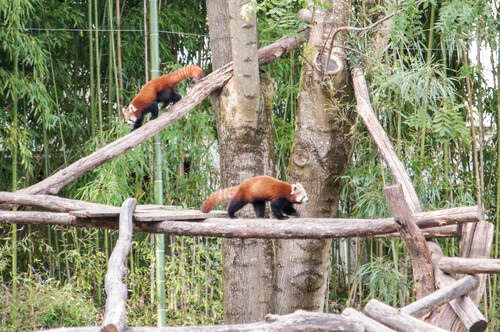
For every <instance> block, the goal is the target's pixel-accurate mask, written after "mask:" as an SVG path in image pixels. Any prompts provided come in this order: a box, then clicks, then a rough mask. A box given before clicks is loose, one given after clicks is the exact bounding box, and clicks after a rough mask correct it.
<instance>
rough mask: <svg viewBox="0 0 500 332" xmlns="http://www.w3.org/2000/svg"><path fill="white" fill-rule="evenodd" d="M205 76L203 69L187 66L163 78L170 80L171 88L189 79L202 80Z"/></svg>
mask: <svg viewBox="0 0 500 332" xmlns="http://www.w3.org/2000/svg"><path fill="white" fill-rule="evenodd" d="M203 76H204V74H203V69H201V68H200V67H198V66H197V65H187V66H186V67H182V68H179V69H177V70H174V71H173V72H171V73H170V74H167V75H165V76H163V77H165V79H168V82H169V84H170V85H171V86H173V85H176V84H179V83H180V82H182V81H184V80H185V79H187V78H189V77H194V78H198V79H199V78H202V77H203Z"/></svg>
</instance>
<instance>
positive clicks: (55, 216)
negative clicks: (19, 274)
mask: <svg viewBox="0 0 500 332" xmlns="http://www.w3.org/2000/svg"><path fill="white" fill-rule="evenodd" d="M170 212H171V211H170ZM180 212H182V211H180ZM213 212H214V214H215V215H218V214H220V211H213ZM200 214H201V213H200ZM476 214H477V208H476V209H475V208H474V207H473V208H461V212H460V213H458V212H457V211H456V209H448V210H441V214H436V213H435V211H433V212H422V213H418V214H416V215H417V216H418V217H417V218H416V220H418V221H417V224H419V225H420V224H422V225H424V226H428V227H437V226H438V225H447V223H458V222H460V223H461V222H470V221H474V220H475V221H477V220H478V218H477V216H476ZM450 215H452V216H453V217H450ZM459 215H460V217H458V216H459ZM209 216H210V214H209ZM430 218H432V219H430ZM0 223H6V224H13V223H15V224H43V225H61V226H74V227H90V228H102V229H117V228H118V219H117V218H81V217H78V216H75V215H71V214H70V213H54V212H38V211H0ZM134 231H135V232H148V233H164V234H175V235H187V236H216V237H226V238H282V239H325V238H346V237H373V236H378V237H380V236H383V234H391V233H394V232H395V231H396V227H395V225H394V220H393V219H392V218H385V219H373V220H369V219H334V218H292V219H288V220H277V219H236V220H234V219H228V218H207V219H205V220H204V221H201V222H189V221H175V220H169V221H159V222H153V221H148V222H139V221H138V220H135V219H134Z"/></svg>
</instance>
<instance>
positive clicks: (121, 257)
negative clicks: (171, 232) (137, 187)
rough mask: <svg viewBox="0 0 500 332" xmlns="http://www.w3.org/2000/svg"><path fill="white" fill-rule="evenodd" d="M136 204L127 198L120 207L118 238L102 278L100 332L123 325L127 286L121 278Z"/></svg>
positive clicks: (115, 331)
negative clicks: (101, 319) (102, 296)
mask: <svg viewBox="0 0 500 332" xmlns="http://www.w3.org/2000/svg"><path fill="white" fill-rule="evenodd" d="M136 204H137V200H136V199H135V198H127V199H126V200H125V202H123V205H122V208H121V213H120V231H119V235H118V240H117V241H116V245H115V248H114V249H113V252H112V253H111V257H110V258H109V262H108V272H107V273H106V277H105V279H104V285H105V289H106V295H107V296H106V308H105V313H104V320H103V322H102V327H101V332H121V331H123V328H124V327H125V319H126V314H125V301H126V300H127V287H126V286H125V284H123V282H122V279H123V277H124V276H125V273H126V272H127V268H126V267H125V264H126V262H127V256H128V253H129V252H130V248H132V216H133V213H134V209H135V206H136Z"/></svg>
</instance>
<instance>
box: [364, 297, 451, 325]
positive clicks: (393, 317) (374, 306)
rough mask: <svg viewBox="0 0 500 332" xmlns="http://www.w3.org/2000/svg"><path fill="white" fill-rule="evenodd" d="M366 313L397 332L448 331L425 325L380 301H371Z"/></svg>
mask: <svg viewBox="0 0 500 332" xmlns="http://www.w3.org/2000/svg"><path fill="white" fill-rule="evenodd" d="M364 313H365V314H366V315H367V316H368V317H370V318H372V319H374V320H376V321H378V322H380V323H382V324H384V325H386V326H388V327H390V328H391V329H394V330H396V331H404V332H407V331H412V332H432V331H435V332H438V331H441V332H444V331H446V330H443V329H441V328H439V327H436V326H433V325H431V324H428V323H424V322H423V321H421V320H420V319H418V318H415V317H413V316H410V315H408V314H406V313H404V312H402V311H401V310H398V309H395V308H393V307H391V306H389V305H387V304H385V303H382V302H380V301H378V300H375V299H373V300H370V301H369V302H368V303H367V304H366V306H365V310H364Z"/></svg>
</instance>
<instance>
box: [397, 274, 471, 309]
mask: <svg viewBox="0 0 500 332" xmlns="http://www.w3.org/2000/svg"><path fill="white" fill-rule="evenodd" d="M478 285H479V278H478V276H476V275H472V276H467V277H465V278H462V279H460V280H457V281H455V282H454V283H452V284H450V285H448V286H446V287H444V288H441V289H439V290H437V291H435V292H434V293H432V294H429V295H428V296H426V297H423V298H421V299H420V300H418V301H415V302H413V303H410V304H408V305H407V306H405V307H403V308H401V311H402V312H404V313H406V314H408V315H410V316H413V317H420V316H422V315H424V314H426V313H428V312H431V311H432V310H434V309H435V308H437V307H440V306H442V305H443V304H446V303H448V302H450V301H451V300H454V299H456V298H458V297H460V296H462V295H465V294H467V293H469V292H471V291H472V290H474V289H476V288H477V286H478Z"/></svg>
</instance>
